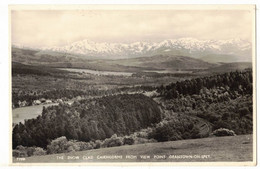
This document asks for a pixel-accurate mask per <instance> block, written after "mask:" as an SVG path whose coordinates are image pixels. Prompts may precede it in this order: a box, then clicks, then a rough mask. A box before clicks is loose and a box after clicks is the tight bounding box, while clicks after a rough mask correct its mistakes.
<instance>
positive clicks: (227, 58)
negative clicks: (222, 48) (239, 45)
mask: <svg viewBox="0 0 260 169" xmlns="http://www.w3.org/2000/svg"><path fill="white" fill-rule="evenodd" d="M200 59H201V60H204V61H206V62H209V63H218V62H224V63H229V62H251V61H252V56H251V55H247V56H245V57H241V56H239V55H234V54H230V55H227V54H208V55H205V56H203V57H200Z"/></svg>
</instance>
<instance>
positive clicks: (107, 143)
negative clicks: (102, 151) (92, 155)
mask: <svg viewBox="0 0 260 169" xmlns="http://www.w3.org/2000/svg"><path fill="white" fill-rule="evenodd" d="M121 145H123V139H122V137H117V135H116V134H114V135H112V136H111V137H110V138H107V139H105V140H104V142H103V144H102V145H101V147H103V148H105V147H117V146H121Z"/></svg>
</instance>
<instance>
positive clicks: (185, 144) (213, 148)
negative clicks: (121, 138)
mask: <svg viewBox="0 0 260 169" xmlns="http://www.w3.org/2000/svg"><path fill="white" fill-rule="evenodd" d="M252 140H253V138H252V135H240V136H229V137H211V138H203V139H193V140H180V141H170V142H163V143H148V144H139V145H131V146H121V147H113V148H104V149H96V150H88V151H81V152H71V153H66V154H55V155H46V156H34V157H29V158H26V160H25V161H23V162H25V163H56V162H61V163H66V162H69V163H73V162H75V163H80V162H151V161H152V162H189V161H191V162H198V161H200V162H201V161H205V162H212V161H219V162H221V161H232V162H238V161H252V160H253V144H252ZM91 155H92V156H93V157H94V159H93V160H83V159H82V157H83V156H91ZM102 155H122V156H123V159H120V160H114V159H113V160H97V156H102ZM126 155H137V159H133V160H129V159H126V158H125V156H126ZM140 155H150V156H151V159H141V158H140ZM154 155H166V158H163V159H154V158H153V156H154ZM169 155H192V156H194V155H200V156H201V157H202V155H209V156H207V157H208V158H182V159H180V158H179V159H177V158H175V159H169V158H168V156H169ZM57 156H64V159H67V156H79V159H78V160H57ZM14 162H17V161H16V159H14Z"/></svg>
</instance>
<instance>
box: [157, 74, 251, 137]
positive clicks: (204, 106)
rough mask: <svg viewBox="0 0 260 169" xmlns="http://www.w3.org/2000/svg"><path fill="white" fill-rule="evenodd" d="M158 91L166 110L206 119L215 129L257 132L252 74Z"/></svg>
mask: <svg viewBox="0 0 260 169" xmlns="http://www.w3.org/2000/svg"><path fill="white" fill-rule="evenodd" d="M180 84H182V86H181V85H180ZM158 90H159V91H160V92H161V95H163V96H164V104H165V107H166V109H168V110H171V111H173V112H177V113H182V114H188V115H190V116H196V117H199V118H201V119H203V120H206V121H207V122H209V123H210V124H211V126H212V130H216V129H219V128H226V129H229V130H233V131H234V132H235V133H236V134H251V133H252V132H253V98H252V71H244V72H230V73H225V74H221V75H215V76H211V77H206V78H201V79H199V78H197V79H193V80H190V81H183V82H178V83H176V84H171V85H169V86H166V87H161V88H160V89H158ZM169 116H170V115H169Z"/></svg>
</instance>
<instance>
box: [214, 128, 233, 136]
mask: <svg viewBox="0 0 260 169" xmlns="http://www.w3.org/2000/svg"><path fill="white" fill-rule="evenodd" d="M212 134H213V135H215V136H219V137H221V136H235V135H236V134H235V132H234V131H233V130H229V129H226V128H219V129H217V130H215V131H213V132H212Z"/></svg>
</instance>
